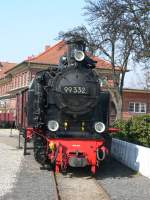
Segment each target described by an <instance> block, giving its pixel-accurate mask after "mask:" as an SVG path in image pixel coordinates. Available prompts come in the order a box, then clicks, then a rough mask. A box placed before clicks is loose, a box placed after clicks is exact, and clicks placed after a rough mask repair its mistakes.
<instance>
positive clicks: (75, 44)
mask: <svg viewBox="0 0 150 200" xmlns="http://www.w3.org/2000/svg"><path fill="white" fill-rule="evenodd" d="M66 43H67V45H68V51H67V60H68V64H69V65H72V64H74V62H75V59H74V52H75V50H79V51H83V52H84V51H85V43H84V41H83V40H81V39H73V38H72V39H70V40H68V41H66Z"/></svg>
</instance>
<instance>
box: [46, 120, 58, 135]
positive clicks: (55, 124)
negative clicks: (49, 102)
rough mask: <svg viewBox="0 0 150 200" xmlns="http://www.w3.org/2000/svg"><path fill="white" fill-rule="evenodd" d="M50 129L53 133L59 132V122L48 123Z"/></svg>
mask: <svg viewBox="0 0 150 200" xmlns="http://www.w3.org/2000/svg"><path fill="white" fill-rule="evenodd" d="M48 129H49V130H50V131H53V132H55V131H57V130H58V129H59V124H58V122H57V121H55V120H51V121H48Z"/></svg>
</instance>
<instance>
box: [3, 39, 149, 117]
mask: <svg viewBox="0 0 150 200" xmlns="http://www.w3.org/2000/svg"><path fill="white" fill-rule="evenodd" d="M66 50H67V45H65V44H64V42H63V41H60V42H58V43H57V44H55V45H54V46H52V47H49V46H46V48H45V49H44V52H42V53H41V54H39V55H38V56H35V57H34V56H31V57H28V59H27V60H25V61H23V62H21V63H19V64H15V63H7V65H6V64H5V63H2V64H1V65H2V67H1V66H0V67H1V68H0V69H2V70H1V71H0V102H1V104H0V112H13V113H14V115H15V107H16V98H15V97H16V94H17V93H19V92H21V91H22V90H24V89H26V88H27V87H28V85H29V83H30V81H31V80H32V79H33V78H34V76H35V74H36V73H37V72H38V71H40V70H43V69H47V68H48V67H53V66H57V65H58V64H59V59H60V56H62V55H64V53H65V52H66ZM92 58H93V59H94V60H95V61H97V63H96V69H95V70H96V72H97V73H98V75H99V76H100V84H101V85H103V83H104V82H105V81H106V80H107V81H108V83H109V84H110V85H111V86H113V82H112V67H111V64H110V63H109V62H107V61H105V60H104V59H101V58H99V57H96V56H93V57H92ZM117 76H118V81H119V77H120V70H119V68H117ZM130 93H131V94H130ZM133 93H134V91H133ZM142 94H143V93H142ZM132 95H133V94H132V91H131V90H130V92H129V91H128V90H124V97H123V99H124V101H123V117H124V118H125V119H127V118H128V117H129V116H132V115H133V114H134V113H133V112H132V113H131V111H130V112H128V104H129V102H130V107H132V102H133V100H132V98H131V97H132ZM136 95H141V93H140V92H137V93H136ZM145 96H146V97H147V93H146V95H145ZM130 98H131V100H130ZM137 98H138V97H137ZM141 98H142V96H141ZM135 99H136V98H135ZM128 101H129V102H128ZM139 102H143V101H139ZM147 102H149V100H147ZM148 104H150V102H149V103H148ZM140 106H141V105H140ZM113 107H114V106H113V103H112V108H113ZM136 107H137V104H136ZM130 110H131V108H130ZM111 115H112V117H113V118H114V119H115V110H114V109H112V111H111Z"/></svg>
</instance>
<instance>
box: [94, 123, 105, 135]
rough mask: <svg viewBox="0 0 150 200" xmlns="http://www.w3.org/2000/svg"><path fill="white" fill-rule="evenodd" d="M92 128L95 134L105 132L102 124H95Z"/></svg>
mask: <svg viewBox="0 0 150 200" xmlns="http://www.w3.org/2000/svg"><path fill="white" fill-rule="evenodd" d="M94 128H95V131H96V132H97V133H102V132H104V130H105V124H103V123H102V122H96V123H95V124H94Z"/></svg>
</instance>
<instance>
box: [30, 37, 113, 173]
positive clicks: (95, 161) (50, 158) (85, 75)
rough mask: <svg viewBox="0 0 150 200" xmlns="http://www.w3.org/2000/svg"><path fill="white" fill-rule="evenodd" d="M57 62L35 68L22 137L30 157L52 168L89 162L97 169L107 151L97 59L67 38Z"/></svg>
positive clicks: (105, 111) (106, 108)
mask: <svg viewBox="0 0 150 200" xmlns="http://www.w3.org/2000/svg"><path fill="white" fill-rule="evenodd" d="M66 43H67V46H68V49H67V52H66V53H65V54H64V55H63V56H62V57H61V58H60V62H59V65H58V66H55V67H54V66H53V67H49V68H48V69H47V70H43V71H40V72H38V73H37V74H36V76H35V78H34V80H32V82H31V83H30V86H29V89H28V94H27V121H28V127H27V128H26V139H28V138H30V137H32V139H33V145H34V157H35V159H36V160H37V161H38V162H40V163H41V164H42V165H45V164H49V165H51V166H53V167H54V168H55V171H56V172H59V170H61V171H65V170H66V169H67V167H68V166H71V167H85V166H90V168H91V172H92V173H93V174H94V173H95V172H96V167H97V166H99V164H100V163H101V161H102V160H104V159H106V157H107V156H108V155H109V151H110V146H111V136H110V134H109V133H108V126H109V102H110V97H109V93H108V92H106V91H102V90H101V87H100V83H99V77H98V76H97V74H96V72H95V71H94V68H95V64H96V62H95V61H94V60H92V59H91V58H90V57H89V56H88V55H87V54H86V51H85V50H86V45H85V43H84V42H83V41H81V40H73V39H72V40H69V41H66Z"/></svg>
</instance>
